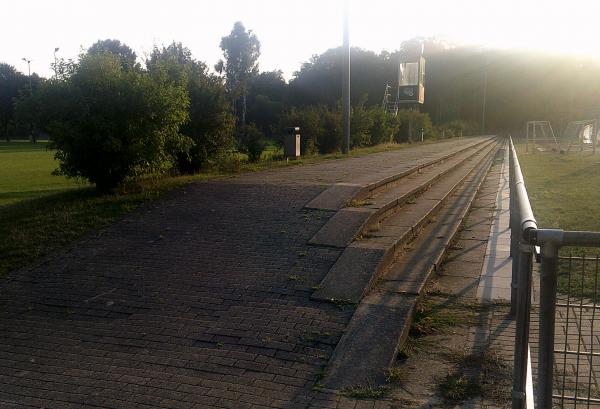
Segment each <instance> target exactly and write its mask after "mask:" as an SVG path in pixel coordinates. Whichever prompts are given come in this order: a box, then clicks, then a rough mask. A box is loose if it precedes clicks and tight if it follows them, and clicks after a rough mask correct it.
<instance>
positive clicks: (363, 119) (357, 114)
mask: <svg viewBox="0 0 600 409" xmlns="http://www.w3.org/2000/svg"><path fill="white" fill-rule="evenodd" d="M372 127H373V112H372V111H368V110H366V109H365V108H364V107H363V105H362V104H361V105H359V106H357V107H355V108H354V109H353V110H352V113H351V115H350V143H351V145H352V146H353V147H360V146H369V145H371V144H372V141H371V129H372Z"/></svg>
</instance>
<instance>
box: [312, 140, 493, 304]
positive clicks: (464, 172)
mask: <svg viewBox="0 0 600 409" xmlns="http://www.w3.org/2000/svg"><path fill="white" fill-rule="evenodd" d="M496 145H497V144H496V143H494V144H492V145H487V147H486V148H485V149H483V150H481V151H479V152H477V153H476V154H475V155H472V156H470V157H469V158H468V159H467V160H465V161H463V162H462V163H461V165H460V166H458V167H455V168H454V169H453V170H452V172H450V173H448V174H447V178H443V179H440V180H439V182H438V183H437V184H436V185H435V186H436V187H437V186H438V185H439V186H441V187H443V189H442V191H443V190H444V189H445V193H443V192H439V193H436V194H435V195H434V196H435V197H439V198H434V199H430V198H428V197H424V196H419V197H417V198H416V199H415V201H414V203H412V204H408V205H406V206H403V207H400V208H399V209H398V211H397V212H395V213H392V214H390V215H388V217H386V218H384V219H383V220H382V221H381V222H380V223H379V228H378V229H377V230H376V231H375V230H373V231H369V232H368V233H366V234H365V235H364V236H363V237H360V238H359V239H357V240H355V241H354V242H352V243H351V244H350V245H348V246H347V247H346V248H345V249H344V251H343V252H342V254H341V255H340V257H339V258H338V260H337V261H336V262H335V264H334V265H333V267H332V268H331V269H330V270H329V272H328V273H327V275H326V276H325V278H324V279H323V280H322V282H321V283H320V285H319V288H318V289H317V290H315V291H314V292H313V294H312V298H313V299H316V300H323V301H326V300H344V301H347V302H351V303H358V302H359V301H360V300H361V299H362V298H363V296H364V295H365V293H366V292H367V291H368V290H369V288H370V286H371V283H372V282H373V281H374V280H375V278H376V277H377V276H378V275H379V273H381V272H382V271H383V269H384V268H385V267H386V266H387V265H388V264H389V262H390V261H391V260H392V259H393V256H394V254H395V253H396V252H397V251H398V250H400V249H401V248H402V247H403V245H404V244H405V243H407V242H408V241H410V240H413V239H414V238H415V237H416V235H417V233H418V231H419V229H420V228H421V227H422V226H423V225H424V224H425V223H426V222H427V221H428V219H429V218H430V217H431V216H433V215H434V214H435V212H436V210H437V209H438V208H439V207H440V205H441V204H443V203H444V201H445V200H446V199H447V198H448V197H449V195H450V194H451V193H452V192H454V191H455V189H456V188H457V187H458V186H459V185H460V183H461V182H462V181H463V180H465V178H467V177H468V176H469V174H470V173H471V172H473V170H474V169H476V168H477V165H478V164H480V162H482V161H483V160H484V159H485V158H486V157H488V156H489V154H490V152H491V151H492V150H494V149H495V147H496ZM467 188H468V186H467ZM348 225H350V224H349V223H348V224H347V225H340V231H341V232H343V229H344V228H345V227H346V226H348ZM360 257H364V261H361V260H359V259H360ZM365 263H366V264H365Z"/></svg>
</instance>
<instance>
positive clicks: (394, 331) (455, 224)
mask: <svg viewBox="0 0 600 409" xmlns="http://www.w3.org/2000/svg"><path fill="white" fill-rule="evenodd" d="M496 148H497V147H496V146H495V147H494V148H493V149H491V150H490V151H489V152H488V153H493V152H497V149H496ZM493 156H494V155H485V157H484V160H482V161H479V162H478V163H477V166H476V167H475V168H474V170H473V172H471V173H470V174H469V175H468V176H467V177H466V178H465V180H464V182H465V183H464V184H462V185H461V186H459V187H458V188H457V189H456V190H455V191H454V192H453V193H452V194H451V195H450V197H449V198H448V200H447V201H446V202H445V203H444V204H443V205H442V206H441V208H440V210H439V212H438V213H437V216H436V218H437V220H436V222H435V223H430V224H429V225H427V226H426V227H425V228H424V229H423V230H422V231H421V232H420V234H419V235H418V237H417V238H416V239H415V240H414V242H413V243H412V246H411V247H412V250H405V251H403V252H402V253H400V254H399V255H398V256H397V258H396V260H395V261H394V262H393V264H391V265H390V266H389V267H388V268H387V269H385V270H384V272H383V274H382V278H381V280H380V281H379V282H378V284H377V285H376V286H375V288H373V290H371V291H370V293H369V294H367V295H366V296H365V297H364V299H363V300H362V302H361V303H360V305H359V306H358V308H357V310H356V312H355V313H354V315H353V317H352V320H351V321H350V324H349V325H348V327H347V329H346V331H345V333H344V335H343V336H342V338H341V339H340V341H339V343H338V344H337V346H336V349H335V351H334V353H333V356H332V358H331V359H330V361H329V365H328V368H327V371H326V376H325V378H324V381H323V383H324V385H325V386H326V387H328V388H331V389H341V388H344V387H347V386H353V385H357V384H381V383H383V382H384V381H385V379H384V374H385V371H386V370H387V369H388V368H389V367H390V366H391V365H392V364H393V362H394V361H395V359H396V355H397V352H398V350H399V348H400V346H401V345H402V344H403V343H404V341H405V340H406V338H407V336H408V332H409V329H410V325H411V322H412V318H413V314H414V309H415V304H416V302H417V300H418V297H419V295H420V294H421V293H422V291H423V288H424V286H425V284H426V283H427V280H428V279H429V276H430V275H431V273H432V272H433V271H435V269H436V268H437V266H438V265H439V263H440V261H441V259H442V257H443V256H444V254H445V252H446V250H447V248H448V247H449V245H450V243H451V241H452V239H453V238H454V236H455V234H456V232H457V231H458V229H459V227H460V225H461V222H462V219H463V217H464V216H465V214H466V213H467V211H468V209H469V207H470V205H471V203H472V201H473V199H474V198H475V195H476V194H477V191H478V188H479V186H480V185H481V183H482V182H483V180H484V179H485V176H486V174H487V171H488V169H489V167H490V165H491V163H492V161H493Z"/></svg>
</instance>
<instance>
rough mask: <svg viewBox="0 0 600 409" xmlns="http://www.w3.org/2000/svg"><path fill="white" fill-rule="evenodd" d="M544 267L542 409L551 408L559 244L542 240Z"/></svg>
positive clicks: (541, 278) (539, 356) (539, 375)
mask: <svg viewBox="0 0 600 409" xmlns="http://www.w3.org/2000/svg"><path fill="white" fill-rule="evenodd" d="M540 242H541V244H542V263H541V267H540V317H539V319H540V335H539V355H538V401H537V405H538V408H539V409H551V408H552V386H553V375H554V372H553V370H554V332H555V328H554V321H555V314H556V300H555V298H556V273H557V269H558V250H559V247H560V244H558V243H555V242H554V241H545V240H540Z"/></svg>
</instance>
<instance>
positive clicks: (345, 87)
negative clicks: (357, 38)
mask: <svg viewBox="0 0 600 409" xmlns="http://www.w3.org/2000/svg"><path fill="white" fill-rule="evenodd" d="M348 26H349V22H348V0H346V1H345V2H344V45H343V47H342V48H343V51H342V53H343V60H342V71H343V72H342V111H343V112H342V116H343V119H342V121H343V127H344V146H343V148H342V149H343V153H345V154H348V153H349V152H350V35H349V27H348Z"/></svg>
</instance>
